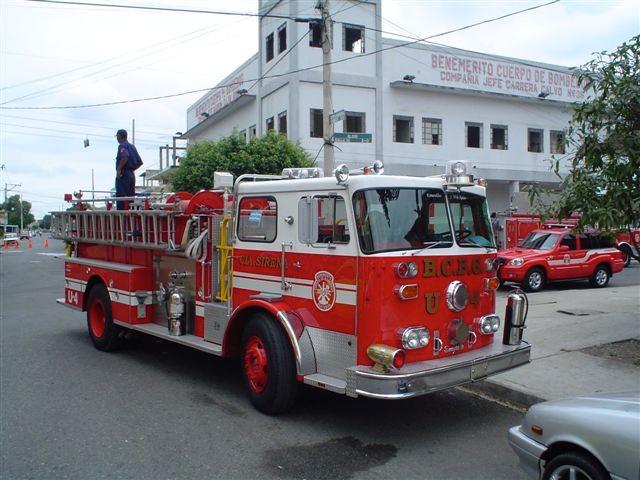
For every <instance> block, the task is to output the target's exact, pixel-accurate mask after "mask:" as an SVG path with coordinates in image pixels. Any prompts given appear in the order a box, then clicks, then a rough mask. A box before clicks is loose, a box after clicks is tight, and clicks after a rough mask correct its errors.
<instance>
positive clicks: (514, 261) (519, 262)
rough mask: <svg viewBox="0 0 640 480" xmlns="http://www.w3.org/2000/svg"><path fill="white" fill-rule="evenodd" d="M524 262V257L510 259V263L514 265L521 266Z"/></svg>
mask: <svg viewBox="0 0 640 480" xmlns="http://www.w3.org/2000/svg"><path fill="white" fill-rule="evenodd" d="M523 263H524V258H514V259H512V260H509V265H511V266H512V267H519V266H520V265H522V264H523Z"/></svg>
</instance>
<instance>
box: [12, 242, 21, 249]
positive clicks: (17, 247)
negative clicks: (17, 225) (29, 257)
mask: <svg viewBox="0 0 640 480" xmlns="http://www.w3.org/2000/svg"><path fill="white" fill-rule="evenodd" d="M13 248H15V249H16V250H18V249H20V242H16V246H15V247H13Z"/></svg>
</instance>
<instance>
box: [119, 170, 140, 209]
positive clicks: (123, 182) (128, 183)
mask: <svg viewBox="0 0 640 480" xmlns="http://www.w3.org/2000/svg"><path fill="white" fill-rule="evenodd" d="M135 194H136V176H135V173H134V172H133V170H129V169H128V168H125V169H124V170H122V176H121V177H120V178H116V197H133V196H134V195H135ZM116 208H117V209H118V210H128V209H129V202H128V201H127V200H123V201H117V202H116Z"/></svg>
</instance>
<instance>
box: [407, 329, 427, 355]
mask: <svg viewBox="0 0 640 480" xmlns="http://www.w3.org/2000/svg"><path fill="white" fill-rule="evenodd" d="M400 338H401V339H402V348H406V349H408V350H415V349H417V348H423V347H426V346H427V345H428V344H429V330H428V329H427V328H426V327H409V328H405V329H404V330H402V331H400Z"/></svg>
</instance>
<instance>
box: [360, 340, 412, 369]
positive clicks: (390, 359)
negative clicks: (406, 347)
mask: <svg viewBox="0 0 640 480" xmlns="http://www.w3.org/2000/svg"><path fill="white" fill-rule="evenodd" d="M367 356H368V357H369V358H370V359H371V360H373V362H374V363H375V365H374V366H373V369H374V370H375V371H376V372H380V373H386V372H388V371H389V368H391V367H393V368H397V369H400V368H402V367H403V365H404V352H403V351H402V350H400V349H398V348H393V347H390V346H388V345H382V344H373V345H369V346H368V347H367Z"/></svg>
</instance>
